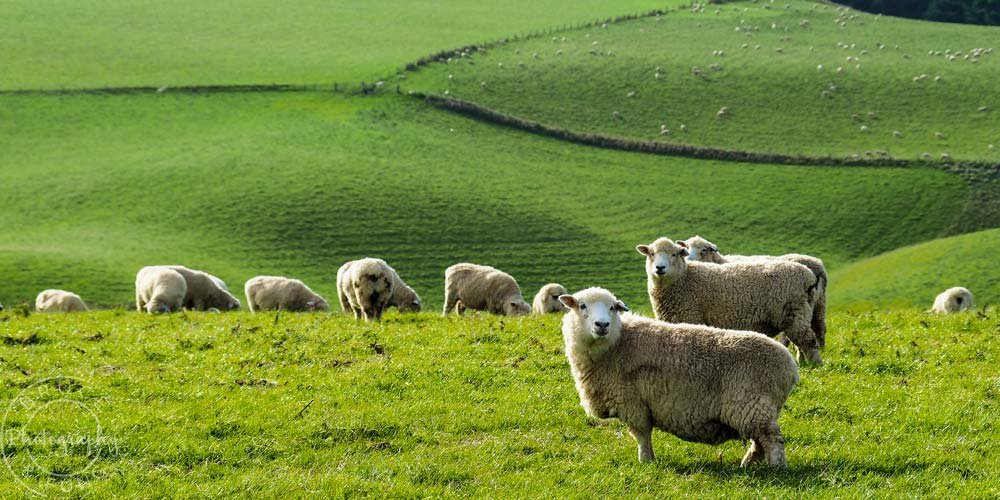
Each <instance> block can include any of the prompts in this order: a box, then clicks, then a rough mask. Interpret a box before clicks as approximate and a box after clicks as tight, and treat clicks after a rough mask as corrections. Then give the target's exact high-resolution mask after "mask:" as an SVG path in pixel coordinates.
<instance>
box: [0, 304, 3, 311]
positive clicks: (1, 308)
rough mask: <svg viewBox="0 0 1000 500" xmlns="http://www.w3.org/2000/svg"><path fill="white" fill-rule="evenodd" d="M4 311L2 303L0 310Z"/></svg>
mask: <svg viewBox="0 0 1000 500" xmlns="http://www.w3.org/2000/svg"><path fill="white" fill-rule="evenodd" d="M2 311H3V304H0V312H2Z"/></svg>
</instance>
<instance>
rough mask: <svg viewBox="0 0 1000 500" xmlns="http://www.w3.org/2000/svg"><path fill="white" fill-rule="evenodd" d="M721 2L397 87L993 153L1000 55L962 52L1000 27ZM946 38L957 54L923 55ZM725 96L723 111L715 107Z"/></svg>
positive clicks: (565, 121)
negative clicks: (848, 17)
mask: <svg viewBox="0 0 1000 500" xmlns="http://www.w3.org/2000/svg"><path fill="white" fill-rule="evenodd" d="M783 5H788V6H789V8H781V6H783ZM716 8H717V7H716V6H709V7H708V8H707V9H706V10H705V11H704V12H703V13H692V12H690V11H689V10H686V9H681V10H679V11H676V12H670V13H668V14H666V15H663V16H662V17H661V18H659V19H656V18H645V19H640V20H636V21H629V22H623V23H617V24H609V25H607V27H606V28H602V27H600V26H597V27H593V28H584V29H578V30H570V31H566V32H563V33H558V34H555V35H553V36H544V37H537V38H534V39H531V40H525V41H517V42H512V43H509V44H505V45H501V46H498V47H496V48H493V49H492V50H489V51H488V52H487V54H486V55H481V54H473V56H472V57H470V58H467V59H456V60H455V61H453V62H452V63H451V64H444V63H439V64H435V65H432V66H430V67H426V68H422V69H420V70H418V71H417V72H415V73H411V74H409V75H407V80H406V84H405V87H407V88H410V89H414V90H420V91H422V92H427V93H434V94H439V95H443V94H444V93H445V92H447V93H448V95H449V96H453V97H456V98H459V99H464V100H470V101H473V102H477V103H480V104H482V105H485V106H487V107H490V108H492V109H495V110H498V111H501V112H506V113H510V114H513V115H515V116H519V117H522V118H527V119H531V120H537V121H540V122H542V123H545V124H548V125H551V126H556V127H561V128H565V129H569V130H573V131H577V132H596V133H603V134H607V135H613V136H624V137H633V138H639V139H646V140H662V141H669V142H676V143H682V144H694V145H701V146H711V147H721V148H726V149H733V150H749V151H760V152H773V153H782V154H791V155H802V154H805V155H813V156H827V155H830V156H837V157H850V156H852V155H858V156H859V157H865V158H867V157H871V156H870V155H867V154H866V153H871V154H875V153H876V152H878V151H884V152H886V153H888V154H891V155H893V156H895V157H898V158H906V159H916V158H919V157H920V156H921V155H922V154H924V153H927V154H930V155H931V156H932V157H933V158H935V159H937V158H940V156H941V154H942V153H948V154H950V155H951V156H952V157H954V158H961V159H974V160H983V161H991V162H998V161H1000V149H995V148H994V149H990V145H991V144H993V145H994V146H995V147H996V148H1000V127H998V126H997V124H998V119H997V113H998V112H1000V94H998V93H997V92H996V89H995V87H994V86H993V83H992V82H994V81H996V80H997V79H998V78H1000V58H998V57H1000V56H995V55H982V56H980V57H978V58H976V57H972V58H969V59H967V60H966V59H963V57H964V56H965V55H967V54H968V53H969V51H970V50H971V49H974V48H977V47H981V48H990V47H992V46H993V45H996V42H997V41H1000V28H996V27H974V26H962V25H949V24H938V23H926V22H918V21H912V20H904V19H895V18H876V17H875V16H872V15H869V14H864V13H854V14H851V15H854V16H857V18H856V19H853V20H847V21H843V22H845V23H846V26H845V27H841V25H840V24H838V23H836V22H834V21H835V20H837V19H838V15H839V12H837V11H836V10H835V9H834V7H833V6H823V5H822V4H817V3H815V2H809V1H805V0H790V1H788V2H782V3H781V4H780V5H779V4H772V3H767V2H761V3H756V2H753V3H751V2H734V3H732V4H726V5H722V6H719V7H718V9H719V10H720V13H719V14H715V13H714V9H716ZM804 21H808V24H804ZM751 30H752V31H751ZM744 44H746V48H743V46H744ZM878 44H882V45H883V46H884V49H879V48H878ZM757 46H759V47H760V48H759V49H758V48H757ZM778 50H781V52H780V53H779V52H777V51H778ZM945 50H950V51H960V52H961V53H962V56H959V57H958V58H957V59H956V60H955V61H949V60H948V59H946V58H945V55H944V54H942V55H941V56H929V55H928V52H930V51H942V52H943V51H945ZM715 51H722V53H723V54H722V56H715V55H713V53H714V52H715ZM849 58H850V59H851V61H850V62H848V59H849ZM855 58H856V59H857V61H855ZM974 59H975V60H976V63H972V62H971V61H972V60H974ZM716 64H717V65H719V67H718V68H719V69H717V70H714V69H712V65H716ZM820 65H822V67H823V69H821V70H820V69H817V68H818V66H820ZM857 65H860V66H861V68H860V69H858V68H857ZM657 68H659V69H660V71H657ZM695 68H699V69H700V71H701V75H700V76H698V75H695V74H694V73H693V71H694V69H695ZM837 68H842V69H843V73H842V74H838V73H837ZM657 74H659V75H660V76H659V77H657V76H656V75H657ZM924 74H926V75H928V76H927V79H926V80H923V81H919V82H915V81H914V78H915V77H919V76H920V75H924ZM935 76H940V77H941V80H940V81H939V82H936V81H935V80H934V78H935ZM834 88H835V90H832V89H834ZM824 92H825V93H827V94H829V97H824V96H823V93H824ZM722 107H727V108H728V110H729V111H728V115H727V116H726V117H725V118H718V117H717V116H716V114H717V112H718V111H719V110H720V109H721V108H722ZM981 107H984V108H985V111H979V110H980V108H981ZM869 112H871V113H874V117H873V118H869V117H868V113H869ZM614 113H618V114H619V116H618V117H616V116H613V114H614ZM855 114H857V115H859V116H858V119H855V118H854V117H853V115H855ZM682 124H683V125H685V126H686V127H687V131H682V129H681V125H682ZM662 126H666V128H667V129H668V130H669V131H670V133H669V135H666V136H664V135H661V127H662ZM861 127H866V128H867V131H862V129H861ZM896 131H898V132H900V133H901V134H902V136H901V137H899V138H897V137H895V136H894V132H896ZM937 133H941V134H942V136H941V137H938V136H937V135H936V134H937Z"/></svg>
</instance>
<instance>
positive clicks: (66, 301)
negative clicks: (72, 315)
mask: <svg viewBox="0 0 1000 500" xmlns="http://www.w3.org/2000/svg"><path fill="white" fill-rule="evenodd" d="M35 310H36V311H38V312H86V311H88V310H89V309H87V306H86V304H84V303H83V299H81V298H80V296H79V295H77V294H75V293H72V292H67V291H65V290H45V291H43V292H41V293H39V294H38V296H37V297H35Z"/></svg>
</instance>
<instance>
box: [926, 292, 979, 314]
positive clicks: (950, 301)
mask: <svg viewBox="0 0 1000 500" xmlns="http://www.w3.org/2000/svg"><path fill="white" fill-rule="evenodd" d="M966 309H972V292H970V291H969V289H968V288H964V287H960V286H956V287H954V288H949V289H947V290H945V291H943V292H941V294H940V295H938V296H937V297H935V298H934V306H933V307H931V311H930V312H932V313H936V314H951V313H956V312H960V311H965V310H966Z"/></svg>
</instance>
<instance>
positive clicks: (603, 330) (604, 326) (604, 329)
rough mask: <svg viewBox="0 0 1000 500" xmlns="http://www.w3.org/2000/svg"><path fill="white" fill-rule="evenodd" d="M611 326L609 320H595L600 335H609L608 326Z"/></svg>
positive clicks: (595, 328) (596, 330) (596, 329)
mask: <svg viewBox="0 0 1000 500" xmlns="http://www.w3.org/2000/svg"><path fill="white" fill-rule="evenodd" d="M610 326H611V322H609V321H595V322H594V330H595V333H597V334H598V335H607V333H608V327H610Z"/></svg>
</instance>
